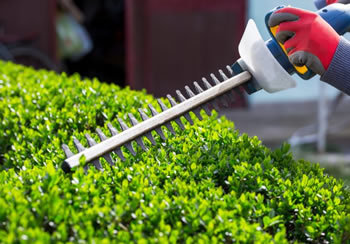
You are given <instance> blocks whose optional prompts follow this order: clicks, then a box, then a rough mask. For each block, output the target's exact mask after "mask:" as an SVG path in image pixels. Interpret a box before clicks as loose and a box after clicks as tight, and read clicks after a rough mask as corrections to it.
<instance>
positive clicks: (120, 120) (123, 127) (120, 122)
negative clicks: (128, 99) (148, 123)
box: [117, 118, 129, 131]
mask: <svg viewBox="0 0 350 244" xmlns="http://www.w3.org/2000/svg"><path fill="white" fill-rule="evenodd" d="M117 120H118V123H119V125H120V128H121V129H122V130H123V131H125V130H127V129H129V126H127V125H126V124H125V122H124V121H123V120H122V119H120V118H118V119H117Z"/></svg>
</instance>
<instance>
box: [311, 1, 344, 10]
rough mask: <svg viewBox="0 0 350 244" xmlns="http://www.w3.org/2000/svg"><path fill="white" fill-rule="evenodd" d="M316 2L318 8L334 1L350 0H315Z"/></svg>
mask: <svg viewBox="0 0 350 244" xmlns="http://www.w3.org/2000/svg"><path fill="white" fill-rule="evenodd" d="M314 3H315V6H316V8H317V9H321V8H324V7H326V6H328V5H330V4H333V3H342V4H348V3H350V0H314Z"/></svg>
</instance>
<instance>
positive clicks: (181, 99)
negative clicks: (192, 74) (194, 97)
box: [176, 90, 194, 125]
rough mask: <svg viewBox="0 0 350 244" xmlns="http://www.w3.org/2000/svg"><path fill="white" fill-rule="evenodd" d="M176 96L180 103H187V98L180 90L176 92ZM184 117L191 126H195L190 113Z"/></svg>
mask: <svg viewBox="0 0 350 244" xmlns="http://www.w3.org/2000/svg"><path fill="white" fill-rule="evenodd" d="M176 95H177V97H178V99H179V101H180V102H184V101H186V98H185V96H184V95H182V93H181V92H180V91H179V90H176ZM183 116H184V117H185V119H186V120H187V121H188V122H189V123H190V124H191V125H193V124H194V123H193V120H192V118H191V116H190V114H189V113H185V114H184V115H183Z"/></svg>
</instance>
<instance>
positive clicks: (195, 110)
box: [185, 86, 203, 120]
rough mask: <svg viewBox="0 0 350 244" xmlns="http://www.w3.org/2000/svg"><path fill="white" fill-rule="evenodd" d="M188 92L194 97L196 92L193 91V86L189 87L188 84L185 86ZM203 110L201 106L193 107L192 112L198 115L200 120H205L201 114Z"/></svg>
mask: <svg viewBox="0 0 350 244" xmlns="http://www.w3.org/2000/svg"><path fill="white" fill-rule="evenodd" d="M185 89H186V92H187V94H188V95H189V96H190V97H194V96H195V95H196V94H194V93H193V91H192V90H191V88H189V87H188V86H185ZM200 111H201V107H199V108H196V109H193V110H192V112H193V113H194V114H195V115H196V116H197V118H198V119H199V120H203V117H202V115H201V114H200Z"/></svg>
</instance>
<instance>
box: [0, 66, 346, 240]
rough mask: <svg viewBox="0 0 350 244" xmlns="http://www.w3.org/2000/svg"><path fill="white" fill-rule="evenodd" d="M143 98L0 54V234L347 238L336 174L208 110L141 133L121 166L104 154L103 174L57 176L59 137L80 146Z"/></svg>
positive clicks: (23, 236)
mask: <svg viewBox="0 0 350 244" xmlns="http://www.w3.org/2000/svg"><path fill="white" fill-rule="evenodd" d="M147 103H152V104H153V105H154V106H157V104H156V100H155V99H154V98H153V97H152V96H150V95H147V94H146V93H145V92H144V91H132V90H130V89H128V88H125V89H121V88H119V87H117V86H115V85H107V84H104V83H100V82H99V81H97V80H92V81H91V80H87V79H81V78H80V77H79V76H78V75H74V76H71V77H69V76H67V75H65V74H62V75H56V74H55V73H53V72H47V71H34V70H32V69H30V68H25V67H22V66H18V65H14V64H11V63H3V62H0V119H1V123H0V155H1V157H0V162H1V167H2V169H1V171H0V240H1V241H0V242H3V243H12V242H26V241H29V242H31V243H34V242H35V241H36V242H43V243H48V242H50V241H51V242H67V241H71V242H80V243H84V242H92V241H95V242H96V243H109V242H129V241H132V242H136V243H148V242H150V243H152V242H163V243H167V242H171V243H175V242H186V243H222V242H226V243H232V242H238V243H247V242H248V243H289V242H310V243H327V241H328V242H331V243H333V242H334V243H341V242H346V241H348V242H349V234H350V232H349V225H350V222H349V216H350V215H349V213H350V209H349V202H350V201H349V200H350V197H349V193H348V192H347V191H346V189H344V187H343V184H342V183H341V182H340V181H337V180H336V179H334V178H332V177H329V176H327V175H325V174H324V173H323V169H321V168H320V167H319V166H318V165H315V164H310V163H307V162H304V161H295V160H294V159H293V157H292V155H291V154H290V153H289V147H288V145H284V146H283V147H281V148H280V149H278V150H276V151H273V152H272V151H270V150H269V149H267V148H266V147H264V146H263V145H261V142H260V141H259V140H258V138H256V137H254V138H249V137H248V136H247V135H242V136H240V135H239V133H238V131H236V130H234V126H233V123H232V122H229V121H228V120H226V119H225V118H224V117H222V118H215V117H217V115H214V116H213V117H207V116H205V115H204V113H202V115H203V117H205V120H204V121H197V120H196V125H195V126H190V125H189V124H188V123H186V130H185V131H180V130H179V128H177V127H176V126H175V127H176V131H177V133H178V136H177V137H174V136H172V135H171V134H170V133H167V134H166V135H167V137H168V140H167V141H166V142H161V141H160V138H158V137H157V136H156V140H157V141H158V142H159V143H158V145H157V146H154V147H151V146H150V142H148V141H146V140H145V141H146V143H147V144H148V146H149V147H150V150H149V151H148V152H142V151H141V149H140V148H138V154H137V156H136V157H132V156H131V155H130V154H129V153H128V152H127V151H125V153H124V154H125V156H126V162H121V161H120V160H118V159H117V158H116V156H115V155H113V157H114V158H115V159H116V166H115V167H113V168H110V167H109V166H108V165H107V163H106V162H104V161H103V160H102V163H103V164H104V166H105V168H106V170H105V171H103V172H98V171H97V170H94V169H92V170H90V171H89V172H88V173H87V174H85V173H84V171H83V169H82V168H81V167H80V168H78V169H77V170H76V171H75V172H73V173H72V174H64V173H63V171H62V170H61V169H60V164H61V162H62V160H63V159H64V153H63V151H62V150H61V148H60V146H61V144H62V143H68V144H69V146H70V147H71V148H74V147H73V143H72V136H73V135H74V136H76V137H77V138H78V139H81V142H82V143H83V144H84V145H85V146H87V144H86V140H85V139H84V136H83V135H84V133H86V132H93V131H95V129H96V127H100V128H102V130H103V131H104V132H105V133H106V134H108V135H109V133H108V130H107V127H106V125H107V123H108V122H111V123H112V124H114V125H115V126H116V127H118V125H117V123H116V118H117V117H118V116H119V117H121V118H124V119H126V114H127V113H129V112H131V113H133V114H134V115H135V116H138V114H137V108H140V107H144V108H146V106H147ZM157 108H159V107H158V106H157ZM193 118H194V117H193ZM184 122H185V121H184ZM118 128H119V127H118ZM94 138H95V139H96V140H97V141H98V138H97V136H96V135H94ZM75 152H76V151H75Z"/></svg>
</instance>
